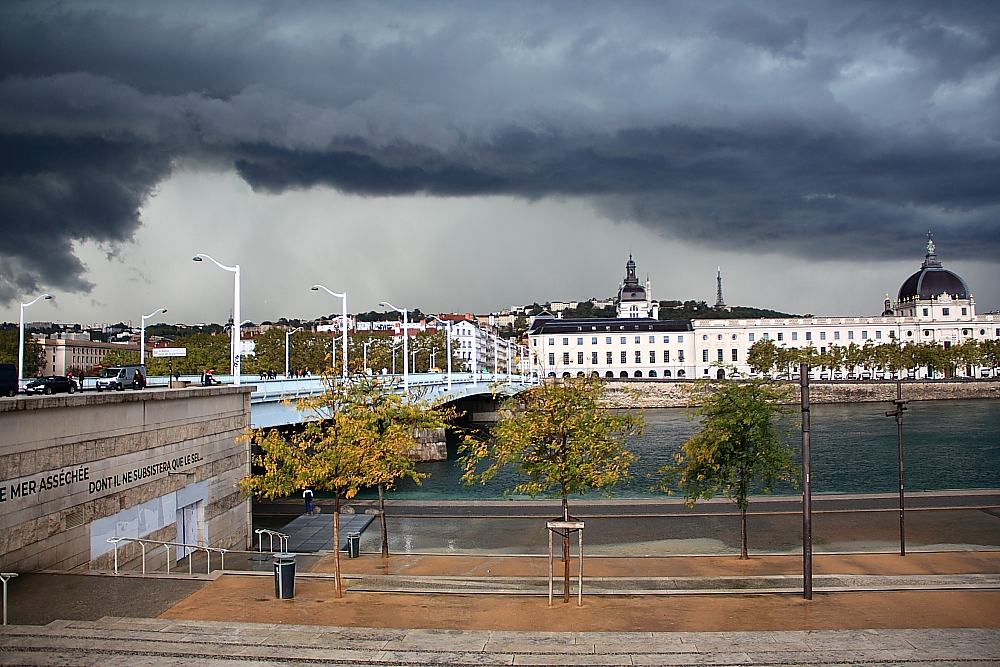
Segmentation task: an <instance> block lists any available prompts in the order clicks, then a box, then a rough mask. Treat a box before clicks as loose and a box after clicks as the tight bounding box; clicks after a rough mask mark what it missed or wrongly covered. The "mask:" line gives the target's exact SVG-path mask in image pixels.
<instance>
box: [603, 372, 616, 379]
mask: <svg viewBox="0 0 1000 667" xmlns="http://www.w3.org/2000/svg"><path fill="white" fill-rule="evenodd" d="M614 376H615V374H614V372H612V371H608V372H607V373H605V374H604V377H606V378H613V377H614Z"/></svg>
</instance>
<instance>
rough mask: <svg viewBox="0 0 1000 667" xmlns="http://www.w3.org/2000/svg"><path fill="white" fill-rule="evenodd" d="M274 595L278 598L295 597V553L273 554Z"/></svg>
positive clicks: (288, 598) (289, 598)
mask: <svg viewBox="0 0 1000 667" xmlns="http://www.w3.org/2000/svg"><path fill="white" fill-rule="evenodd" d="M274 596H275V597H276V598H278V599H279V600H291V599H292V598H293V597H295V554H275V555H274Z"/></svg>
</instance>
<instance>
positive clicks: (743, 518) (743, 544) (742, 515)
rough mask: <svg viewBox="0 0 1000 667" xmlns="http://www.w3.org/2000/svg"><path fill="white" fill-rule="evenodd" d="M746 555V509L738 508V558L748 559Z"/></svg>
mask: <svg viewBox="0 0 1000 667" xmlns="http://www.w3.org/2000/svg"><path fill="white" fill-rule="evenodd" d="M749 559H750V556H749V555H747V510H746V508H745V507H741V508H740V560H749Z"/></svg>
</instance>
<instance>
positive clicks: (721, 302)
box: [715, 266, 726, 310]
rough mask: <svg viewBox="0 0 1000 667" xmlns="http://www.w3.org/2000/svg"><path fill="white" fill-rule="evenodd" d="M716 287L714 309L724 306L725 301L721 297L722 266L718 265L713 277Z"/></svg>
mask: <svg viewBox="0 0 1000 667" xmlns="http://www.w3.org/2000/svg"><path fill="white" fill-rule="evenodd" d="M715 280H716V282H717V283H718V287H717V288H716V290H715V309H716V310H721V309H722V308H725V307H726V301H725V300H724V299H723V298H722V267H721V266H720V267H718V274H717V275H716V278H715Z"/></svg>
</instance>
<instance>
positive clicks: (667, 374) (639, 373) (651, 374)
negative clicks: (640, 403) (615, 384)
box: [549, 368, 685, 378]
mask: <svg viewBox="0 0 1000 667" xmlns="http://www.w3.org/2000/svg"><path fill="white" fill-rule="evenodd" d="M570 375H572V373H563V374H562V376H563V377H564V378H568V377H569V376H570ZM583 375H584V373H583V371H579V372H578V373H577V374H576V376H577V377H583ZM591 375H594V376H597V377H599V376H600V373H598V372H597V371H594V372H593V373H591ZM555 376H556V374H555V373H551V372H550V373H549V377H550V378H554V377H555ZM614 376H615V374H614V372H613V371H608V372H606V373H605V374H604V377H606V378H613V377H614ZM618 377H621V378H627V377H637V378H641V377H642V371H636V372H635V373H634V374H633V375H632V376H629V374H628V371H622V372H621V373H619V374H618ZM649 377H651V378H655V377H659V375H657V373H656V371H649ZM663 377H665V378H668V377H671V375H670V371H669V370H665V371H663ZM677 377H679V378H682V377H685V373H684V369H683V368H682V369H681V370H679V371H677Z"/></svg>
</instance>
